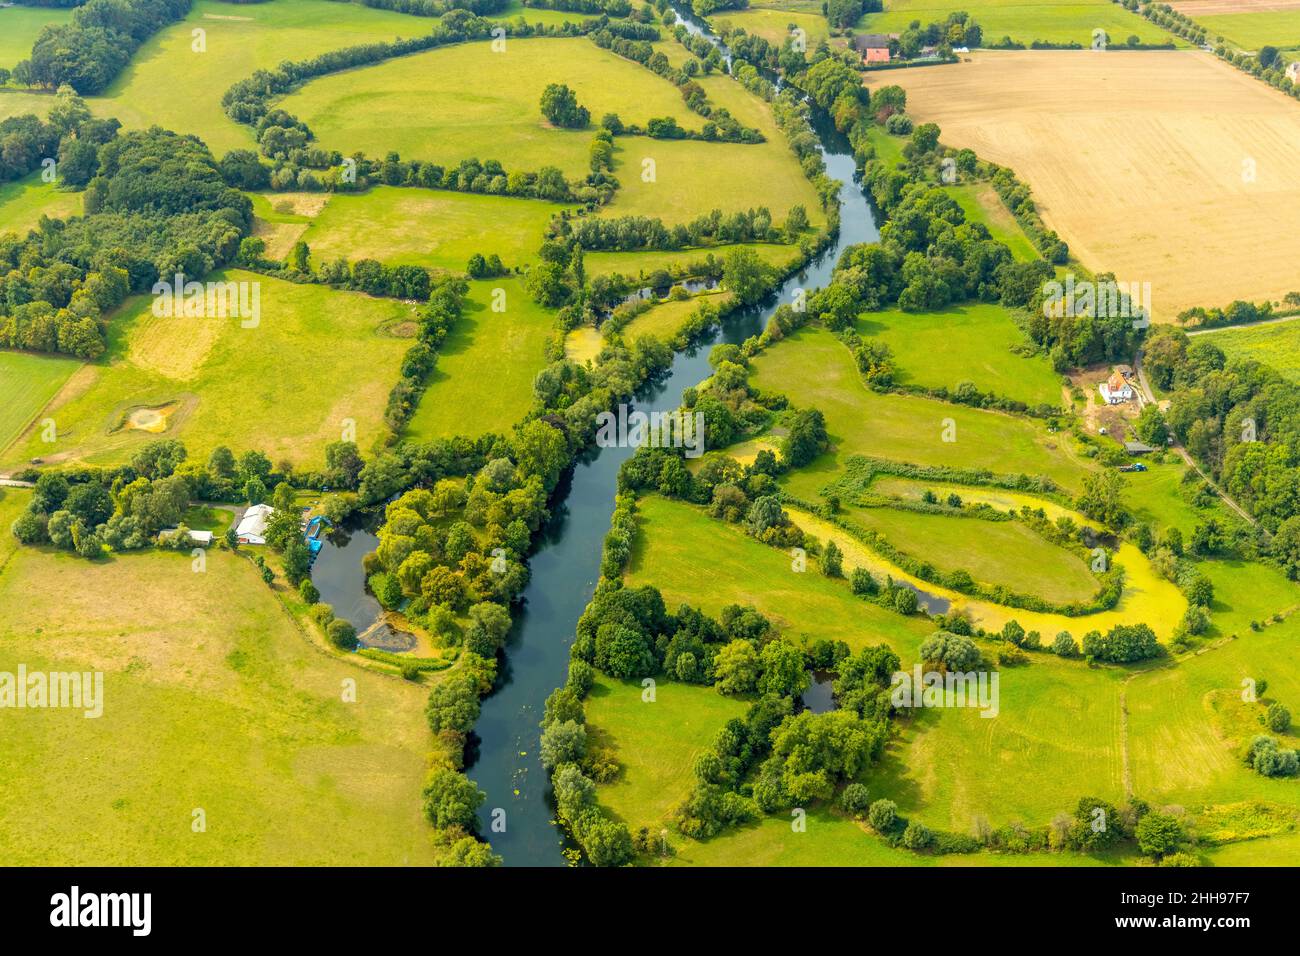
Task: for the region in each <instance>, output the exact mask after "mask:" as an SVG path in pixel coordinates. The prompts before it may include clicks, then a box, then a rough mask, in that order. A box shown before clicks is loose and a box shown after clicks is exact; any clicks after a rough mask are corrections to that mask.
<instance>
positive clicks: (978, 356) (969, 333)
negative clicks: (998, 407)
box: [857, 303, 1061, 406]
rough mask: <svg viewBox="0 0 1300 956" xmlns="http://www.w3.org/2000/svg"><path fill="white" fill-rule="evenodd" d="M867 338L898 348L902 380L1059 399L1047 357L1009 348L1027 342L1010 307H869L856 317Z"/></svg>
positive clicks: (1048, 401)
mask: <svg viewBox="0 0 1300 956" xmlns="http://www.w3.org/2000/svg"><path fill="white" fill-rule="evenodd" d="M857 328H858V331H859V332H860V333H862V335H863V336H864V337H867V338H870V339H874V340H876V341H879V342H883V343H884V344H885V345H888V346H889V348H890V350H891V351H892V352H893V353H894V363H895V365H896V367H897V369H898V374H897V375H896V376H895V378H896V380H897V381H898V382H899V384H902V385H910V384H915V385H920V386H922V387H924V388H947V389H948V390H949V391H953V390H955V389H956V388H957V386H958V385H960V384H961V383H962V382H973V383H974V384H975V385H976V386H977V387H978V388H979V389H980V391H982V392H993V393H994V394H995V395H999V396H1003V397H1006V398H1011V399H1015V400H1017V401H1021V402H1024V403H1025V404H1026V405H1030V406H1034V405H1039V404H1045V405H1060V404H1061V379H1060V376H1058V375H1057V374H1056V373H1055V372H1053V371H1052V366H1051V363H1050V362H1048V360H1047V359H1046V358H1045V357H1043V356H1033V357H1024V356H1020V355H1016V354H1015V353H1013V352H1012V351H1011V350H1012V349H1013V348H1015V347H1016V346H1023V345H1025V344H1027V342H1028V340H1027V339H1026V338H1025V335H1024V333H1023V332H1021V331H1020V327H1019V326H1017V325H1016V323H1015V320H1014V319H1013V318H1012V317H1011V314H1010V312H1008V311H1007V310H1006V309H1004V308H1002V307H1001V306H997V305H990V304H986V303H975V304H971V305H959V306H954V307H952V308H950V309H946V310H944V311H943V312H920V313H917V312H902V311H900V310H898V309H891V310H889V311H886V312H868V313H866V314H865V315H862V316H860V317H859V319H858V323H857Z"/></svg>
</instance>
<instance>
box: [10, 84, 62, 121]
mask: <svg viewBox="0 0 1300 956" xmlns="http://www.w3.org/2000/svg"><path fill="white" fill-rule="evenodd" d="M53 103H54V97H52V96H42V95H41V94H39V93H25V92H22V91H19V90H14V89H3V88H0V120H5V119H8V118H9V117H11V116H24V115H26V114H28V113H35V114H36V115H37V116H41V117H44V116H45V114H46V113H48V112H49V109H50V106H51V104H53Z"/></svg>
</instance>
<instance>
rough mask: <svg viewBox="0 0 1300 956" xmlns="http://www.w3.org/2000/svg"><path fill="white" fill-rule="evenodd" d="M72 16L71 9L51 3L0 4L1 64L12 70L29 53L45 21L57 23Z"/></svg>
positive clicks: (66, 20) (65, 20)
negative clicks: (54, 5) (29, 4)
mask: <svg viewBox="0 0 1300 956" xmlns="http://www.w3.org/2000/svg"><path fill="white" fill-rule="evenodd" d="M71 19H72V11H71V10H61V9H57V8H54V7H15V6H8V7H3V8H0V68H4V69H7V70H12V69H13V68H14V67H15V66H16V65H17V64H18V61H19V60H26V59H27V58H28V57H30V56H31V55H32V44H33V43H35V42H36V37H37V36H38V35H39V34H40V32H41V30H42V29H43V28H44V27H45V26H46V25H47V24H49V25H51V26H58V25H60V24H63V23H67V22H69V21H70V20H71Z"/></svg>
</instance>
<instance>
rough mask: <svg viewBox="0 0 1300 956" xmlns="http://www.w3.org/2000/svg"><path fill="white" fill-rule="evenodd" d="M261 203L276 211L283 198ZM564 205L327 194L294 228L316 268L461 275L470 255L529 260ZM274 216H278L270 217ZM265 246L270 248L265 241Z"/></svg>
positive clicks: (425, 192) (417, 192)
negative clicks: (346, 265)
mask: <svg viewBox="0 0 1300 956" xmlns="http://www.w3.org/2000/svg"><path fill="white" fill-rule="evenodd" d="M265 199H266V200H267V202H268V203H269V205H270V206H271V208H272V210H276V209H277V207H278V206H279V205H280V203H281V202H283V200H280V199H279V198H278V197H277V196H276V195H275V194H274V193H271V194H267V195H266V196H265ZM562 208H563V207H561V206H558V205H553V204H551V203H546V202H539V201H536V200H531V199H512V198H509V197H506V196H484V195H478V194H474V193H457V192H442V191H435V190H429V189H402V188H397V187H392V186H377V187H375V188H374V189H371V190H370V191H369V192H366V193H363V194H351V193H332V194H330V195H329V196H328V198H327V200H326V201H325V203H324V205H322V206H321V207H320V208H319V210H318V211H315V212H314V214H312V215H306V216H301V217H299V218H301V219H302V220H305V222H299V223H298V225H300V226H304V227H305V228H301V229H299V230H297V235H296V238H301V239H302V240H303V241H304V242H306V243H307V245H308V246H310V247H311V251H312V256H313V259H314V261H315V262H316V263H317V264H318V265H319V264H323V263H325V262H328V261H330V260H332V259H336V258H338V257H340V256H342V257H344V258H347V259H349V260H351V261H356V260H357V259H377V260H379V261H380V262H383V263H385V264H387V265H420V266H426V267H428V268H431V269H445V270H448V271H451V272H464V271H465V265H466V263H467V262H468V261H469V258H470V256H472V255H473V254H474V253H476V252H477V253H482V254H483V255H485V256H487V255H491V254H492V253H496V254H497V255H499V256H500V257H501V259H502V261H503V262H504V263H505V264H506V266H507V267H510V268H513V267H515V266H524V265H526V264H528V263H531V262H532V261H534V260H535V259H536V257H537V249H538V247H540V246H541V244H542V236H543V233H544V231H545V229H546V224H547V223H548V222H550V220H551V217H552V216H554V215H556V214H558V213H559V212H560V210H561V209H562ZM276 218H280V217H276ZM268 245H269V243H268Z"/></svg>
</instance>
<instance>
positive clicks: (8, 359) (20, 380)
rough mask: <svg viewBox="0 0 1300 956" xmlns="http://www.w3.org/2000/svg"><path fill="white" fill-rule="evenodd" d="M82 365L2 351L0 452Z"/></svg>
mask: <svg viewBox="0 0 1300 956" xmlns="http://www.w3.org/2000/svg"><path fill="white" fill-rule="evenodd" d="M80 364H81V363H80V362H79V361H78V360H76V359H73V358H68V357H66V356H55V355H33V354H32V353H30V352H9V351H0V395H4V402H3V404H0V452H3V450H4V449H5V448H7V447H8V446H9V443H10V442H12V441H13V440H14V439H15V438H17V437H18V435H19V433H20V432H22V431H23V429H24V428H26V427H27V425H28V424H29V423H30V422H31V421H32V420H33V419H34V418H35V417H36V416H37V415H38V414H39V413H40V411H41V409H43V408H44V407H45V406H46V404H47V403H48V402H49V401H50V399H52V398H53V397H54V396H55V394H56V393H57V392H58V391H59V389H60V388H62V387H63V383H64V382H66V381H67V380H68V376H70V375H71V374H72V373H73V372H75V371H76V370H77V366H79V365H80ZM3 530H4V529H0V532H3Z"/></svg>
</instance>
